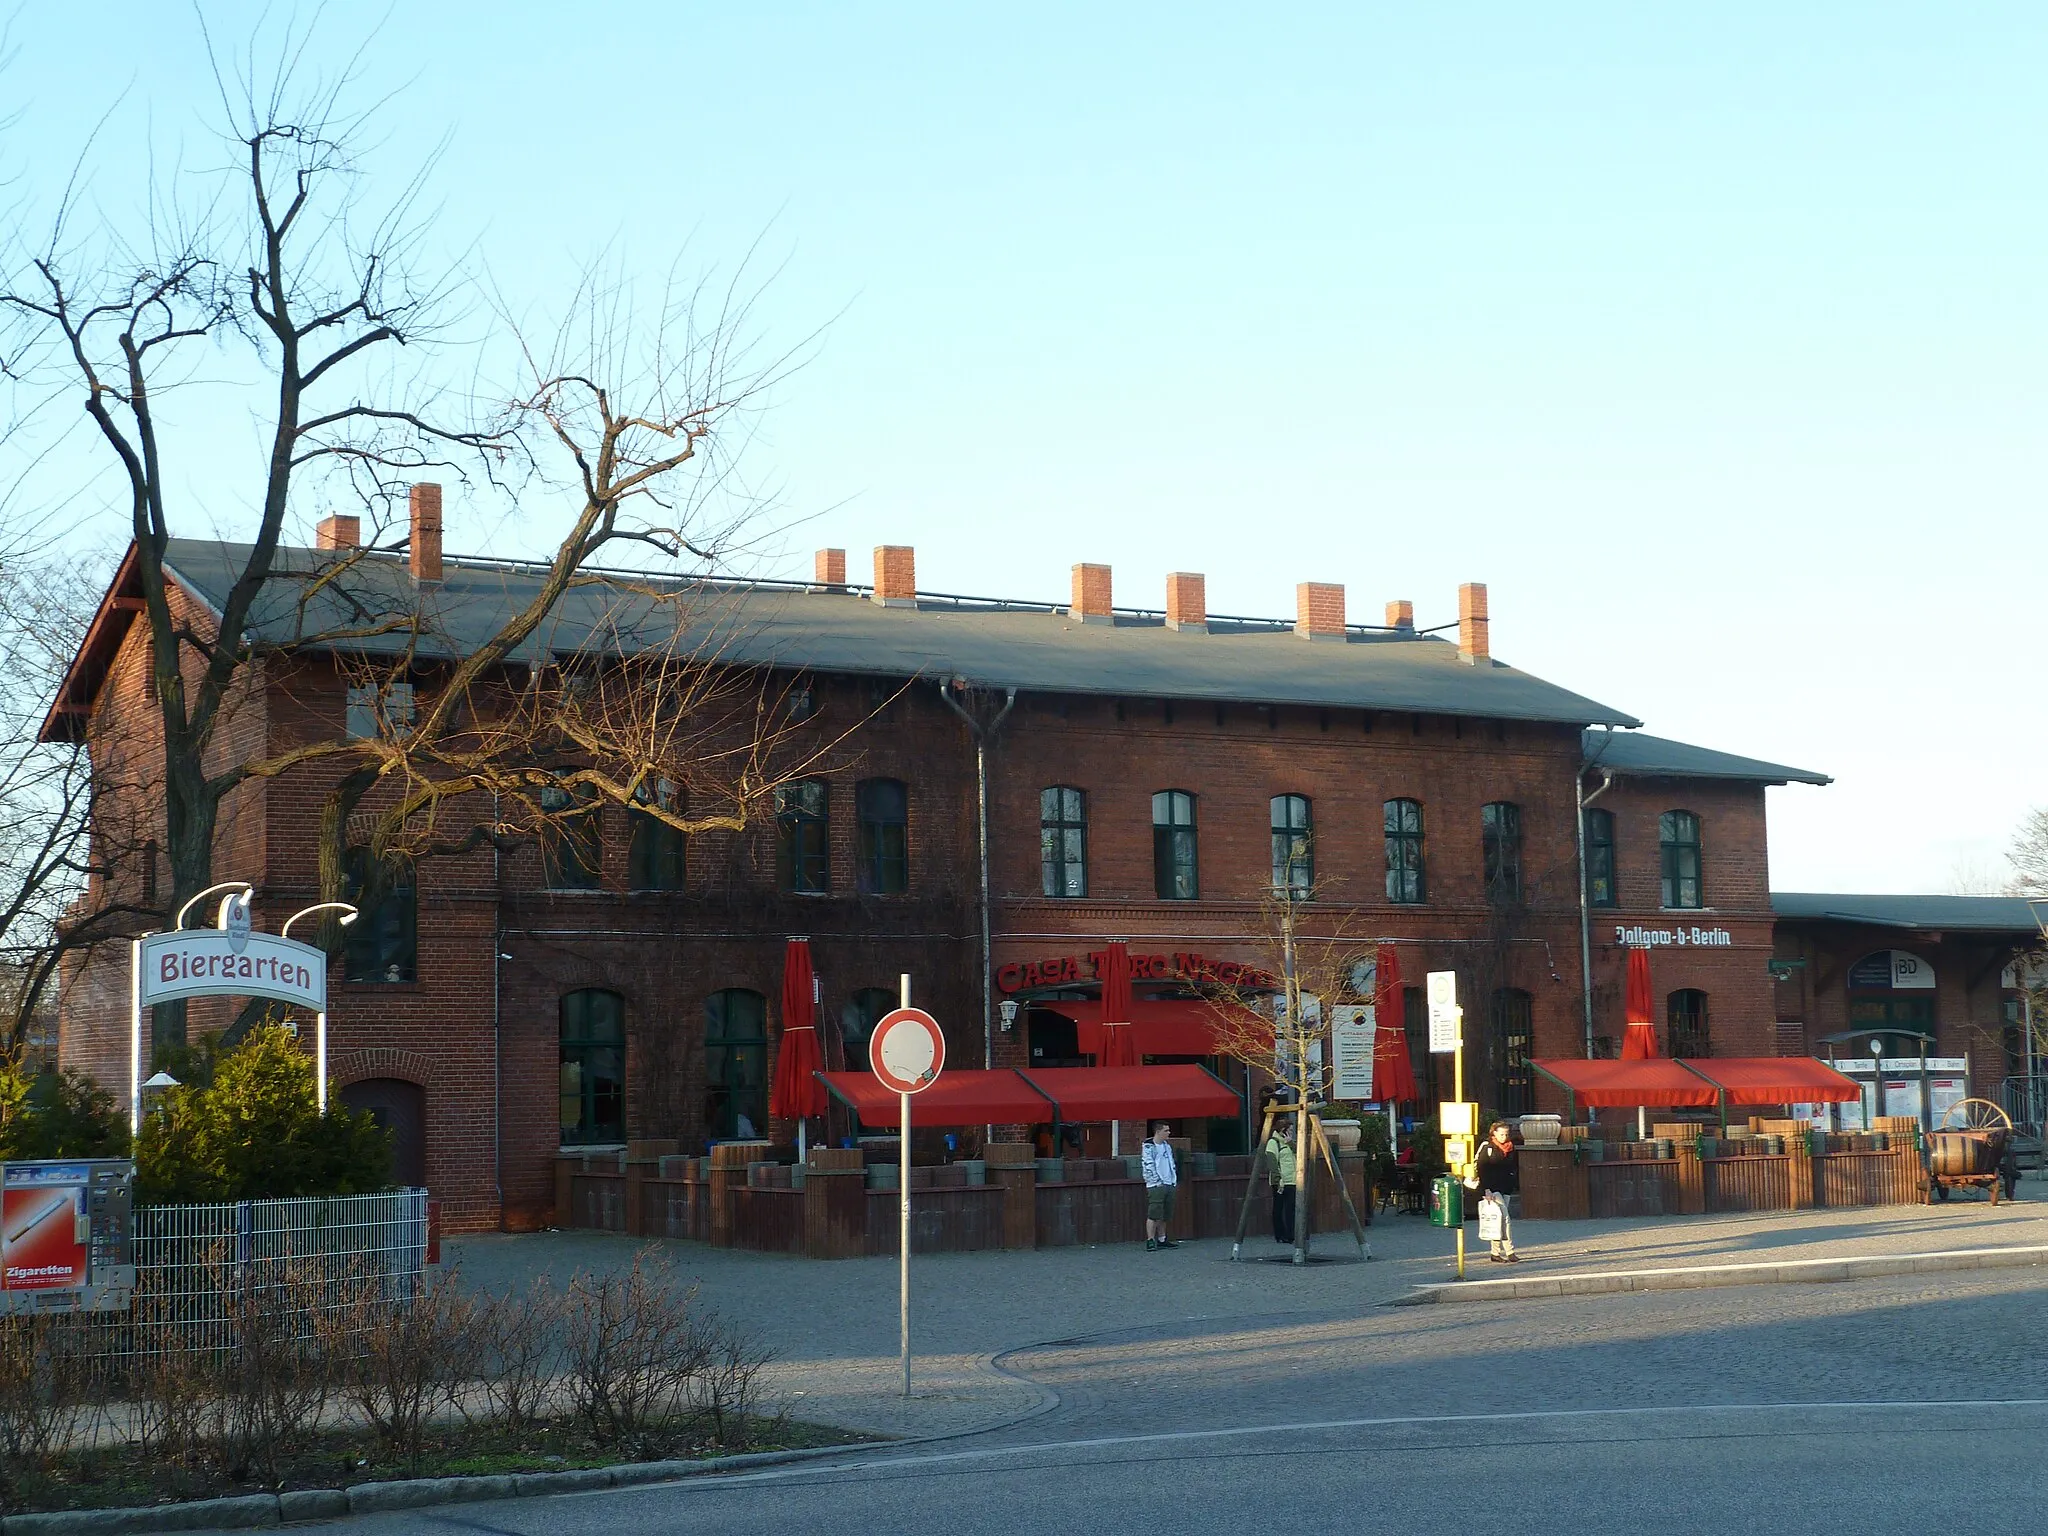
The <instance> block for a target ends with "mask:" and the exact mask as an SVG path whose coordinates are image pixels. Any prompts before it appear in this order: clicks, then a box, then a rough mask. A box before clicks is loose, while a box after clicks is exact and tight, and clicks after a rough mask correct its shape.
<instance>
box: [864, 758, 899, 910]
mask: <svg viewBox="0 0 2048 1536" xmlns="http://www.w3.org/2000/svg"><path fill="white" fill-rule="evenodd" d="M853 803H854V809H855V813H856V814H857V815H858V817H859V818H860V869H859V885H860V889H861V890H862V891H864V892H866V893H867V894H868V895H871V896H901V895H902V894H903V893H904V892H906V891H908V890H909V889H910V789H909V786H907V785H906V784H904V782H903V781H902V780H901V779H862V780H861V781H860V783H859V784H857V785H855V786H854V792H853Z"/></svg>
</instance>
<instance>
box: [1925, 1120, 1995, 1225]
mask: <svg viewBox="0 0 2048 1536" xmlns="http://www.w3.org/2000/svg"><path fill="white" fill-rule="evenodd" d="M2011 1138H2012V1120H2011V1117H2009V1116H2008V1115H2007V1114H2006V1112H2005V1111H2004V1110H2002V1109H2000V1108H1999V1107H1998V1106H1997V1105H1996V1104H1994V1103H1992V1102H1991V1101H1990V1100H1989V1099H1964V1100H1963V1101H1962V1102H1961V1103H1959V1104H1955V1105H1952V1106H1950V1108H1949V1110H1948V1111H1947V1113H1945V1114H1944V1115H1943V1116H1942V1117H1941V1128H1940V1129H1939V1130H1937V1131H1935V1132H1933V1133H1932V1134H1931V1135H1930V1136H1929V1137H1928V1138H1927V1186H1926V1187H1927V1193H1928V1196H1929V1198H1931V1199H1934V1200H1946V1199H1947V1198H1948V1197H1949V1191H1950V1190H1952V1189H1957V1188H1970V1187H1975V1188H1978V1189H1983V1190H1986V1191H1988V1192H1989V1193H1990V1196H1991V1203H1992V1204H1993V1205H1996V1204H1998V1197H1999V1195H2000V1193H2001V1192H2002V1191H2003V1189H2004V1187H2005V1181H2004V1177H2003V1175H2001V1174H2000V1173H1999V1171H1998V1165H1999V1163H2000V1162H2001V1161H2003V1160H2004V1157H2005V1148H2006V1143H2007V1142H2008V1141H2009V1140H2010V1139H2011Z"/></svg>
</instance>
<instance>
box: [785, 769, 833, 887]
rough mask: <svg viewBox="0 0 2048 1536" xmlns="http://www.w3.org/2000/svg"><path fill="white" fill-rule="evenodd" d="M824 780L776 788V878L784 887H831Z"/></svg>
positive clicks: (830, 860)
mask: <svg viewBox="0 0 2048 1536" xmlns="http://www.w3.org/2000/svg"><path fill="white" fill-rule="evenodd" d="M825 810H826V802H825V781H824V780H823V779H805V780H803V781H802V782H800V783H796V784H784V785H783V786H782V787H781V788H779V789H777V790H776V791H775V862H776V879H777V881H778V883H779V884H780V885H781V887H782V889H784V890H785V891H797V892H801V893H804V894H809V895H816V894H818V893H820V892H823V891H828V890H830V889H831V888H832V844H831V837H830V830H831V829H830V826H829V824H828V822H827V821H826V816H825Z"/></svg>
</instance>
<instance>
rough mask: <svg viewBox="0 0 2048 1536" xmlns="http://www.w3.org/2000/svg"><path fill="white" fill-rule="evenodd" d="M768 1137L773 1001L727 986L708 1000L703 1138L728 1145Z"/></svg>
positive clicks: (705, 1037)
mask: <svg viewBox="0 0 2048 1536" xmlns="http://www.w3.org/2000/svg"><path fill="white" fill-rule="evenodd" d="M742 1116H744V1117H745V1118H746V1122H747V1123H746V1124H745V1125H742V1124H741V1123H740V1120H741V1117H742ZM767 1133H768V999H767V998H765V997H763V996H762V995H761V994H760V993H758V992H750V991H748V990H747V989H745V988H744V987H728V988H726V989H725V990H724V991H722V992H714V993H712V994H711V995H710V996H709V997H707V998H706V999H705V1000H704V1134H705V1135H707V1136H709V1137H711V1138H712V1139H714V1140H724V1141H729V1140H732V1139H733V1138H735V1137H755V1136H765V1135H766V1134H767Z"/></svg>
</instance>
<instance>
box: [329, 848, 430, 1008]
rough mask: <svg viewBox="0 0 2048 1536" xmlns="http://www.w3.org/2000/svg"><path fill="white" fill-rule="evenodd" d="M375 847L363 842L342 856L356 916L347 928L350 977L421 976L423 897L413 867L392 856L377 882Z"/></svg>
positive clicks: (346, 972) (345, 962) (345, 957)
mask: <svg viewBox="0 0 2048 1536" xmlns="http://www.w3.org/2000/svg"><path fill="white" fill-rule="evenodd" d="M370 873H371V870H370V850H369V849H368V848H365V847H363V846H362V845H361V844H358V845H357V846H355V847H353V848H351V849H349V850H348V852H347V853H345V854H344V855H343V856H342V888H343V890H344V892H345V893H346V899H347V900H349V901H351V902H353V903H354V904H355V907H356V920H355V921H354V922H352V923H350V924H349V925H348V926H347V927H345V928H343V929H342V930H341V933H342V943H343V949H342V978H343V979H344V980H346V981H382V982H407V981H417V980H419V970H418V965H419V896H418V892H417V890H416V888H415V886H414V884H413V872H412V865H411V863H410V862H409V861H407V860H404V859H388V860H386V861H385V865H384V868H383V869H382V870H381V871H378V872H377V878H376V879H375V880H371V879H370V878H369V875H370Z"/></svg>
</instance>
